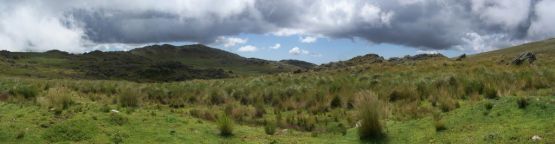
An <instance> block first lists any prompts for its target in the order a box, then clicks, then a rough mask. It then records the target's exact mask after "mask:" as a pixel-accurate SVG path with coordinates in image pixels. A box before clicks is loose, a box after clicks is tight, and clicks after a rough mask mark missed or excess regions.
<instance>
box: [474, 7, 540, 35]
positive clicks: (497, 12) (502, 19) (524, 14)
mask: <svg viewBox="0 0 555 144" xmlns="http://www.w3.org/2000/svg"><path fill="white" fill-rule="evenodd" d="M471 2H472V12H474V14H477V15H478V16H479V18H481V19H482V20H483V21H484V22H486V23H488V24H491V25H501V26H503V27H504V28H506V29H515V28H517V26H519V25H520V24H521V23H523V22H525V21H526V20H527V19H528V16H529V13H530V4H531V2H530V0H516V1H515V0H494V1H490V0H472V1H471Z"/></svg>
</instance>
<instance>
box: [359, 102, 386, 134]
mask: <svg viewBox="0 0 555 144" xmlns="http://www.w3.org/2000/svg"><path fill="white" fill-rule="evenodd" d="M356 96H357V97H358V98H359V100H358V102H359V103H358V111H359V117H360V119H361V123H360V126H359V128H358V134H359V137H360V139H362V140H378V139H382V138H383V137H385V133H384V132H383V129H384V125H383V124H382V123H381V122H380V115H381V113H382V107H381V106H380V102H379V100H378V96H376V94H374V93H373V92H371V91H362V92H359V93H357V94H356Z"/></svg>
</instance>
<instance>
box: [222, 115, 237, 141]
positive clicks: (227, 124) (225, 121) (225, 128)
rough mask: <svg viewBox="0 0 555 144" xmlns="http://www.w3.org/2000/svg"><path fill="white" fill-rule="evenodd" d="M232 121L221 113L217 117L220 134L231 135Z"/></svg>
mask: <svg viewBox="0 0 555 144" xmlns="http://www.w3.org/2000/svg"><path fill="white" fill-rule="evenodd" d="M234 125H235V124H234V123H233V120H232V119H231V118H229V116H227V115H225V114H223V115H221V116H220V118H219V119H218V129H219V130H220V135H221V136H224V137H229V136H233V128H234Z"/></svg>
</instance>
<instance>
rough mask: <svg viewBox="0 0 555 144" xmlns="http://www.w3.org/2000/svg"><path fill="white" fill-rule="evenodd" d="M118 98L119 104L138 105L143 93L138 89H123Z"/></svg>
mask: <svg viewBox="0 0 555 144" xmlns="http://www.w3.org/2000/svg"><path fill="white" fill-rule="evenodd" d="M117 98H118V99H117V101H118V103H119V105H120V106H122V107H138V106H139V105H140V100H141V98H142V94H141V92H140V91H139V90H137V89H130V88H127V89H124V90H122V91H121V92H120V94H119V95H118V97H117Z"/></svg>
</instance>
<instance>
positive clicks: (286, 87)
mask: <svg viewBox="0 0 555 144" xmlns="http://www.w3.org/2000/svg"><path fill="white" fill-rule="evenodd" d="M554 44H555V43H554V42H553V40H550V41H544V42H537V43H532V44H527V45H524V46H518V47H515V48H508V49H503V50H500V51H493V52H488V53H484V54H478V55H469V56H467V57H466V58H465V59H462V60H460V61H456V60H451V59H448V58H445V57H437V56H436V57H410V58H409V57H407V58H406V59H402V60H395V61H389V60H383V61H381V62H378V61H373V62H372V63H369V61H371V59H370V58H369V57H370V56H368V57H366V58H364V57H363V58H360V59H359V60H360V61H350V62H349V64H348V65H347V64H345V65H341V66H339V65H337V67H335V66H334V67H319V68H316V69H314V70H307V71H303V72H301V73H293V72H292V71H290V72H289V73H279V74H273V75H258V76H246V75H242V76H237V77H233V78H227V79H211V80H188V81H179V82H163V81H165V80H161V81H159V82H156V83H143V82H151V80H152V79H150V78H143V77H141V76H139V75H134V76H133V78H132V79H129V80H131V81H125V80H121V79H119V78H106V79H109V80H91V79H90V77H87V76H83V72H82V71H81V70H80V69H67V68H65V67H66V66H68V64H67V62H68V61H70V60H74V59H73V58H74V57H78V56H75V55H70V54H65V53H61V52H55V51H53V52H48V53H7V55H8V56H0V67H1V68H2V69H0V111H1V112H2V113H0V121H2V123H0V128H1V129H0V141H2V142H5V143H187V142H191V141H193V142H201V143H202V142H204V143H271V142H277V143H359V142H360V139H361V138H362V139H372V140H375V139H380V140H379V141H378V142H388V143H458V142H461V141H464V142H468V143H528V142H531V141H530V137H532V136H534V135H539V136H541V137H542V138H544V139H543V140H542V141H541V142H544V143H553V142H555V139H551V138H553V137H555V133H554V132H553V131H551V130H552V129H555V125H553V123H552V120H553V119H554V118H555V114H553V112H554V111H555V103H554V102H555V97H554V94H555V89H554V86H555V69H554V67H555V59H553V57H555V49H553V48H552V45H554ZM153 50H154V49H153V48H150V49H149V51H153ZM170 50H172V49H170ZM172 51H173V50H172ZM172 51H170V52H172ZM523 51H531V52H534V53H536V54H537V58H538V59H537V60H536V61H535V62H534V63H533V64H529V63H524V64H522V65H519V66H516V65H507V64H505V63H500V61H502V60H503V61H507V60H510V59H511V58H512V56H517V55H519V54H520V53H521V52H523ZM153 52H154V51H153ZM103 53H104V52H103ZM129 53H132V54H133V55H142V57H145V56H146V55H147V54H148V51H141V52H140V53H141V54H138V53H139V52H138V51H132V52H129ZM66 57H68V58H66ZM99 57H103V56H99ZM93 58H96V57H93ZM100 59H101V58H99V60H100ZM149 59H150V58H149ZM95 61H96V60H95ZM176 61H179V62H180V63H182V64H185V65H189V64H187V63H185V62H182V61H180V60H176ZM247 61H255V60H254V59H250V60H247ZM359 62H360V63H359ZM148 64H153V63H150V62H149V63H148ZM25 65H27V66H25ZM168 65H171V64H168ZM72 66H75V65H72ZM114 66H117V64H114ZM266 66H267V65H266ZM199 68H200V67H199ZM30 69H33V70H32V71H31V70H30ZM195 69H196V68H195ZM251 70H252V69H251ZM33 71H37V73H31V72H33ZM107 71H109V70H107ZM224 71H227V69H225V70H224ZM274 72H276V71H274ZM26 73H27V74H26ZM234 73H235V74H237V73H236V72H234ZM251 74H254V72H253V73H251ZM123 75H125V74H123ZM169 75H172V74H169ZM160 78H164V77H160ZM93 79H97V78H93ZM98 79H104V78H98ZM156 79H158V78H156ZM155 81H157V80H155ZM168 81H171V80H168ZM359 122H360V127H356V126H357V123H359ZM231 135H233V136H231ZM222 136H224V137H222ZM381 140H383V141H381Z"/></svg>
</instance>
